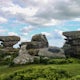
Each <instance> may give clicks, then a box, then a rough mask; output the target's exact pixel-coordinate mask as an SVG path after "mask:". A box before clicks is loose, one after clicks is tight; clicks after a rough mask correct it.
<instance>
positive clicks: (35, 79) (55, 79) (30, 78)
mask: <svg viewBox="0 0 80 80" xmlns="http://www.w3.org/2000/svg"><path fill="white" fill-rule="evenodd" d="M1 77H2V78H0V80H62V79H63V78H64V77H65V78H71V75H69V73H68V72H67V71H65V70H61V69H54V68H52V67H42V68H41V67H38V68H36V67H35V68H31V69H30V68H29V69H26V70H21V71H17V72H14V73H12V74H9V75H8V76H7V75H5V77H4V76H1Z"/></svg>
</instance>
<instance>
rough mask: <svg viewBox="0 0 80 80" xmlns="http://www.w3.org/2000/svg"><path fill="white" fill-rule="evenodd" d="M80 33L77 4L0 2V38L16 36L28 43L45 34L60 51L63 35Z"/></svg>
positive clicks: (70, 0) (69, 0)
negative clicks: (35, 35) (72, 32)
mask: <svg viewBox="0 0 80 80" xmlns="http://www.w3.org/2000/svg"><path fill="white" fill-rule="evenodd" d="M74 30H80V0H0V36H8V35H17V36H20V37H21V41H20V42H22V41H30V39H31V37H32V36H33V35H34V34H39V33H42V34H45V35H46V36H47V39H48V41H49V44H50V45H53V46H58V47H61V46H63V44H64V42H65V41H64V36H63V35H62V33H63V32H65V31H74Z"/></svg>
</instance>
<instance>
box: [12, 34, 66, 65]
mask: <svg viewBox="0 0 80 80" xmlns="http://www.w3.org/2000/svg"><path fill="white" fill-rule="evenodd" d="M20 46H21V49H20V51H19V55H18V57H16V58H15V59H14V60H13V61H14V63H15V64H26V63H27V62H34V61H35V58H38V59H40V57H41V56H43V57H47V58H51V57H52V58H65V54H64V51H63V50H62V49H60V48H57V47H49V45H48V41H47V39H46V36H45V35H42V34H37V35H34V36H33V37H32V40H31V42H23V43H22V44H21V45H20Z"/></svg>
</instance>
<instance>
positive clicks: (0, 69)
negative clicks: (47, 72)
mask: <svg viewBox="0 0 80 80" xmlns="http://www.w3.org/2000/svg"><path fill="white" fill-rule="evenodd" d="M43 67H44V68H46V67H52V68H54V69H63V70H66V71H68V72H69V73H70V74H73V75H80V64H63V65H55V64H52V65H41V64H40V65H39V64H37V65H34V64H32V65H24V66H17V67H8V66H6V65H4V66H0V75H3V74H9V73H13V72H16V71H19V70H26V69H29V68H43Z"/></svg>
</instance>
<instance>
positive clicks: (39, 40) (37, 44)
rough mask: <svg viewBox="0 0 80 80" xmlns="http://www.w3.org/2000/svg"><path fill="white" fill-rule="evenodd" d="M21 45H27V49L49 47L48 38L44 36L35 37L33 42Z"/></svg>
mask: <svg viewBox="0 0 80 80" xmlns="http://www.w3.org/2000/svg"><path fill="white" fill-rule="evenodd" d="M21 45H26V49H39V48H46V47H48V46H49V44H48V40H47V38H46V36H45V35H42V34H37V35H34V36H33V37H32V39H31V42H23V43H21ZM21 45H20V46H21Z"/></svg>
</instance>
